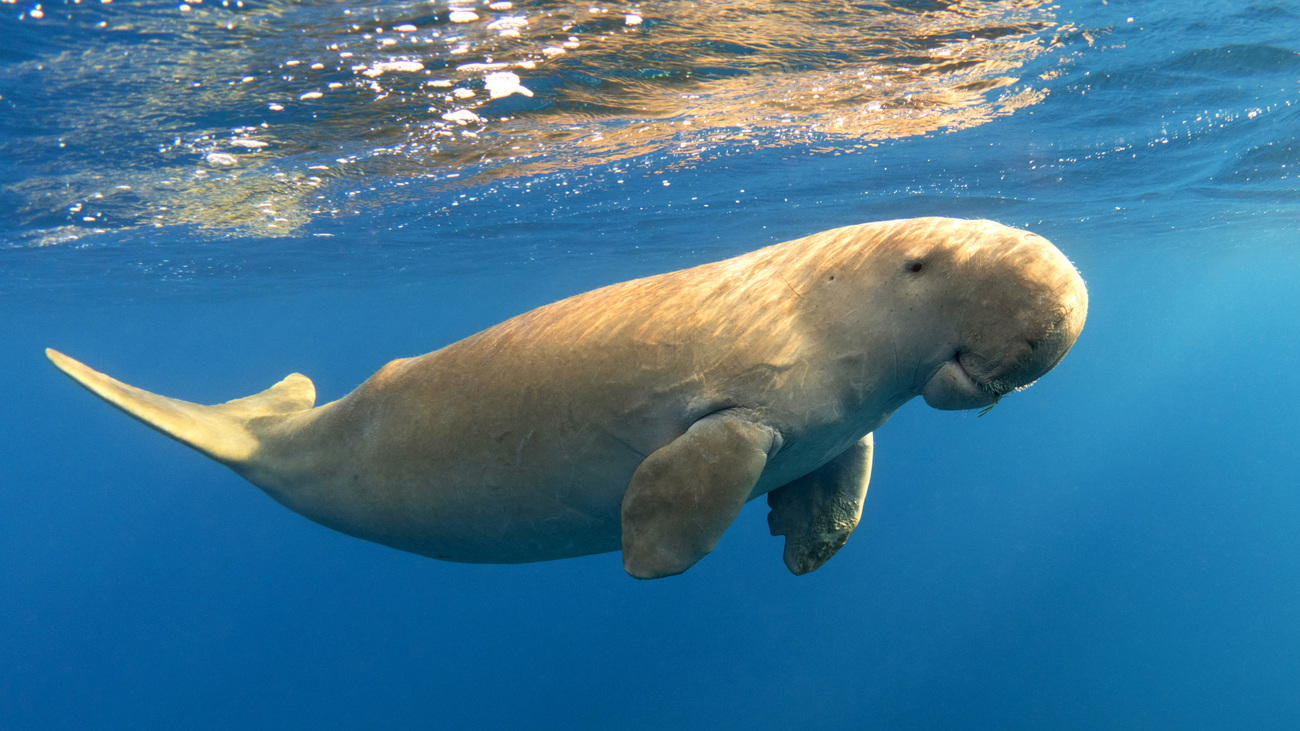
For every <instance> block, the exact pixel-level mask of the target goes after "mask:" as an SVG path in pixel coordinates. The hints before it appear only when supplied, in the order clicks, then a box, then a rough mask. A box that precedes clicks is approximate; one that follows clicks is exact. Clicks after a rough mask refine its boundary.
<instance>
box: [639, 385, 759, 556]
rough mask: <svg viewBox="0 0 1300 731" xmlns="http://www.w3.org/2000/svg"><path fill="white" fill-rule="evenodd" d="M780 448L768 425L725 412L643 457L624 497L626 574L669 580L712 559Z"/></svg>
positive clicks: (704, 420) (714, 415) (736, 412)
mask: <svg viewBox="0 0 1300 731" xmlns="http://www.w3.org/2000/svg"><path fill="white" fill-rule="evenodd" d="M779 446H780V436H779V435H778V434H777V432H776V431H775V430H774V429H772V428H771V427H769V426H766V425H764V424H761V423H758V422H757V421H753V420H750V419H749V418H748V415H747V414H745V413H744V412H739V411H723V412H719V413H716V414H711V415H709V416H706V417H704V418H703V419H700V420H699V421H697V422H695V423H694V424H692V425H691V428H690V429H688V430H687V431H686V433H685V434H683V435H681V436H680V437H678V438H676V439H674V440H673V441H671V442H669V443H668V444H667V445H666V446H664V447H662V448H660V449H658V450H656V451H655V452H653V453H651V454H650V456H649V457H646V458H645V461H643V462H642V463H641V466H640V467H638V468H637V470H636V473H635V474H633V475H632V481H631V482H630V483H629V484H628V488H627V493H626V494H625V495H624V496H623V510H622V520H623V567H624V568H625V569H627V572H628V573H629V574H631V575H633V576H635V577H637V578H638V579H657V578H661V577H664V576H672V575H674V574H680V573H681V572H683V571H685V570H686V569H688V568H690V567H691V566H693V565H694V564H695V562H696V561H699V560H700V559H701V558H704V557H705V556H706V555H708V553H709V552H710V551H712V550H713V547H714V546H716V545H717V543H718V539H719V538H721V537H722V533H723V532H724V531H726V529H727V526H729V525H731V522H732V521H733V520H735V519H736V515H737V514H738V513H739V512H740V509H741V507H743V506H744V504H745V502H746V501H747V500H749V496H750V494H751V493H752V492H753V489H754V485H755V484H756V483H757V482H758V478H759V475H761V474H762V473H763V468H764V467H765V466H766V465H767V458H768V455H769V454H771V453H772V452H774V451H775V450H776V449H777V448H779Z"/></svg>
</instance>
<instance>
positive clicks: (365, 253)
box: [0, 0, 1300, 729]
mask: <svg viewBox="0 0 1300 731" xmlns="http://www.w3.org/2000/svg"><path fill="white" fill-rule="evenodd" d="M1298 131H1300V8H1297V6H1296V5H1295V4H1294V3H1290V2H1228V1H1227V0H1210V1H1208V2H1203V3H1197V4H1194V5H1189V4H1187V3H1181V2H1173V1H1172V0H1067V1H1064V2H1056V3H1046V2H1034V1H1031V0H1001V1H992V0H991V1H989V2H974V1H972V2H960V1H958V2H950V1H946V0H930V1H920V0H898V1H895V2H861V3H853V2H812V1H808V2H758V1H748V2H746V1H742V0H735V1H725V0H724V1H720V2H693V3H692V2H679V1H677V0H664V1H663V2H651V1H646V2H640V3H623V4H610V5H599V4H596V5H593V4H589V3H584V4H564V3H559V2H550V1H546V0H536V1H534V2H471V1H470V0H464V1H463V2H461V1H460V0H457V2H446V1H444V0H435V1H434V2H369V3H365V2H343V1H340V2H324V1H320V2H300V3H290V2H280V1H278V0H277V1H274V2H257V1H255V0H243V1H242V2H238V1H237V0H229V1H224V0H218V1H216V2H214V1H213V0H203V1H202V2H195V1H191V2H185V3H178V2H170V3H163V2H150V1H148V0H141V1H140V2H127V1H126V0H111V1H105V0H66V1H65V0H59V1H58V2H47V1H45V0H41V1H40V2H34V1H33V0H0V328H3V332H4V333H5V337H4V338H3V339H0V388H2V389H4V390H3V391H0V444H3V445H4V446H3V447H0V457H2V458H3V459H0V464H2V465H3V466H2V467H0V557H2V558H3V561H0V658H3V659H0V728H233V727H254V728H302V727H312V728H367V727H373V726H376V725H378V726H382V727H412V728H428V727H430V726H433V727H438V728H442V727H446V728H461V727H469V726H471V725H473V726H475V727H489V728H520V727H527V728H557V729H558V728H563V729H572V728H628V729H633V728H646V729H652V728H731V727H746V728H803V727H808V726H812V725H816V726H818V727H827V728H845V729H848V728H855V729H856V728H864V727H866V728H1098V729H1102V728H1134V727H1137V728H1176V729H1183V728H1234V729H1235V728H1277V729H1284V728H1294V727H1296V726H1297V725H1300V696H1297V695H1296V693H1295V688H1296V687H1300V635H1298V634H1297V633H1296V629H1295V628H1296V627H1300V583H1298V580H1297V577H1300V544H1298V543H1297V536H1300V492H1298V491H1297V486H1300V467H1297V465H1300V447H1298V446H1297V445H1300V422H1298V421H1297V419H1296V416H1295V412H1296V399H1295V398H1294V397H1293V396H1292V395H1291V393H1292V391H1293V390H1294V389H1293V388H1292V384H1293V382H1294V381H1295V378H1294V374H1295V373H1296V372H1297V369H1300V318H1297V308H1296V305H1295V301H1296V297H1295V293H1296V291H1297V287H1298V286H1300V284H1298V283H1300V250H1297V248H1296V242H1297V232H1298V231H1300V205H1298V203H1300V196H1298V195H1297V190H1298V189H1300V188H1298V187H1297V185H1296V180H1297V179H1296V170H1297V166H1300V132H1298ZM921 215H949V216H964V217H986V218H992V219H995V220H998V221H1001V222H1003V223H1006V224H1009V225H1014V226H1019V227H1023V228H1028V229H1031V230H1033V231H1035V232H1038V233H1040V234H1043V235H1044V236H1047V237H1048V238H1050V239H1051V240H1053V241H1054V242H1055V243H1056V244H1057V245H1058V246H1060V248H1061V249H1062V250H1063V251H1065V252H1066V253H1067V255H1069V256H1070V257H1071V259H1073V260H1074V261H1075V262H1076V264H1077V265H1078V266H1079V268H1080V270H1081V271H1082V272H1083V274H1084V276H1085V278H1086V279H1087V280H1088V284H1089V289H1090V295H1091V304H1090V312H1089V320H1088V325H1087V327H1086V329H1085V331H1084V333H1083V335H1082V337H1081V338H1080V340H1079V343H1078V345H1077V346H1076V347H1075V349H1074V350H1073V351H1072V352H1071V353H1070V355H1069V356H1068V357H1067V358H1066V359H1065V361H1064V362H1063V363H1062V364H1061V366H1060V367H1058V368H1057V369H1056V370H1055V371H1053V372H1052V373H1051V374H1049V375H1048V376H1047V377H1045V378H1044V379H1042V381H1041V382H1040V383H1039V384H1037V385H1035V386H1034V387H1033V388H1032V389H1029V390H1028V391H1025V392H1023V393H1017V394H1013V395H1011V396H1009V397H1008V398H1007V399H1005V400H1004V401H1003V403H1002V404H1001V405H1000V406H999V407H998V409H997V410H995V411H993V412H991V413H990V414H989V415H987V416H985V417H983V418H978V419H977V418H976V417H975V415H974V414H959V415H952V414H940V413H938V412H934V411H932V410H929V409H926V408H925V407H924V406H923V405H922V404H919V403H918V404H910V405H908V406H907V407H905V408H904V409H902V410H901V411H900V412H899V413H898V415H897V416H896V417H894V418H893V419H892V420H891V421H890V423H889V424H887V425H886V426H885V427H883V428H882V429H881V430H880V431H879V433H878V434H877V437H876V444H877V447H876V450H877V453H876V457H875V460H876V465H875V467H874V474H873V478H872V486H871V492H870V495H869V497H868V500H867V505H866V509H865V512H864V516H863V522H862V524H861V526H860V527H859V529H858V530H857V532H856V533H855V534H854V536H853V538H852V540H851V541H850V542H849V544H848V545H847V546H846V547H845V548H844V550H842V551H841V552H840V553H839V554H838V555H837V556H836V557H835V558H834V559H833V560H832V561H831V562H829V563H828V564H827V565H826V566H825V567H823V568H822V569H820V570H818V571H817V572H815V573H813V574H810V575H808V576H804V577H792V576H790V575H789V574H788V573H787V572H786V571H785V569H784V567H783V566H782V564H781V561H780V546H779V543H777V542H776V541H774V540H773V539H771V538H770V537H769V536H768V535H767V528H766V522H765V510H764V509H763V508H762V506H759V505H751V506H749V507H748V508H747V509H746V510H745V511H744V512H742V514H741V516H740V518H739V519H738V521H737V523H736V524H735V525H734V526H733V527H732V528H731V529H730V530H729V531H728V533H727V534H726V536H725V537H724V539H723V541H722V542H721V543H720V544H719V546H718V548H717V550H716V551H715V552H714V553H713V554H712V555H710V556H709V557H707V558H706V559H705V560H704V561H702V562H700V564H698V565H697V566H696V567H694V568H692V569H691V570H690V571H689V572H687V573H686V574H684V575H682V576H681V577H676V578H674V579H669V580H665V581H656V582H640V583H638V582H634V581H632V580H631V579H629V578H627V577H626V576H625V575H624V574H623V572H622V568H621V565H620V562H619V558H618V556H617V555H616V554H610V555H604V556H594V557H588V558H583V559H577V560H572V561H561V562H552V563H545V564H533V565H524V566H508V567H493V566H462V565H455V564H446V563H439V562H435V561H430V560H427V559H422V558H419V557H415V556H411V555H407V554H402V553H399V552H397V551H393V550H390V549H385V548H382V547H379V546H376V545H372V544H367V543H364V542H361V541H357V540H355V539H350V538H347V537H345V536H342V535H340V534H337V533H334V532H331V531H328V530H326V529H323V528H320V527H318V526H316V525H314V524H312V523H310V522H309V521H307V520H305V519H303V518H300V517H298V516H296V515H294V514H292V513H290V512H288V511H287V510H284V509H283V508H281V507H279V506H278V505H275V504H273V503H272V502H271V501H268V500H266V499H265V497H264V496H262V495H261V494H260V493H258V492H257V491H255V490H254V489H253V488H251V487H250V486H248V485H247V484H246V483H244V482H242V481H241V480H239V479H238V478H237V477H235V476H234V475H233V474H231V473H229V472H228V471H226V470H224V468H221V467H220V466H218V465H214V464H212V463H210V462H208V461H207V460H205V459H204V458H202V457H200V456H198V455H196V454H193V453H191V452H189V451H187V450H185V449H183V448H182V447H179V446H178V445H176V444H174V443H171V442H169V441H167V440H165V439H163V438H161V437H159V436H158V435H156V434H153V433H151V432H148V431H147V430H145V429H143V428H141V427H139V426H138V425H137V424H135V423H133V422H131V421H130V420H129V419H127V418H125V417H123V416H122V415H121V414H119V413H117V412H115V411H113V410H112V409H110V408H108V407H106V406H104V405H103V404H101V403H98V402H96V401H95V400H94V399H93V398H92V397H90V396H89V395H87V394H85V393H84V392H82V391H81V390H80V389H77V388H76V387H75V386H74V385H73V384H71V383H69V382H67V381H66V379H64V378H63V377H62V376H60V375H59V374H58V373H57V372H55V371H54V370H53V369H51V368H50V367H49V366H48V364H47V363H46V362H45V360H44V358H43V356H42V355H41V353H42V349H43V348H45V347H47V346H54V347H58V348H59V349H61V350H65V351H67V352H68V353H70V354H72V355H74V356H77V357H79V358H82V359H84V360H86V361H87V362H88V363H89V364H90V365H92V366H95V367H97V368H102V369H104V370H106V371H107V372H109V373H111V374H113V375H115V376H119V377H122V378H123V379H125V380H127V381H129V382H132V383H136V384H138V385H140V386H142V387H146V388H149V389H151V390H157V391H159V392H162V393H166V394H168V395H174V396H177V397H180V398H184V399H188V400H193V401H198V402H203V403H216V402H220V401H224V400H227V399H230V398H235V397H239V396H244V395H246V394H248V393H253V392H255V391H258V390H260V389H262V388H264V387H266V386H267V385H268V384H270V383H273V382H275V381H276V380H278V379H280V378H282V377H283V376H284V375H285V374H287V373H290V372H293V371H300V372H303V373H306V374H308V375H309V376H311V378H312V379H313V380H314V381H315V383H316V387H317V389H318V392H319V393H320V401H321V402H323V401H326V400H329V399H333V398H337V397H339V396H341V395H343V394H345V393H347V392H348V390H350V389H351V388H352V387H354V386H355V385H356V384H357V383H359V382H361V381H362V380H363V379H365V378H366V377H367V376H368V375H370V374H371V373H373V372H374V371H375V370H376V369H377V368H378V367H380V366H381V365H383V364H384V363H385V362H386V361H388V360H390V359H392V358H395V357H401V356H409V355H414V354H417V353H422V352H428V351H431V350H434V349H436V348H438V347H441V346H443V345H446V344H448V343H450V342H453V341H455V340H457V339H459V338H462V337H465V336H467V335H469V334H472V333H474V332H476V331H478V330H481V329H483V328H485V327H488V326H490V325H492V324H495V323H496V322H499V321H501V320H503V319H505V318H507V317H510V316H512V315H514V314H518V313H519V312H523V311H525V310H528V309H530V308H532V307H536V306H538V305H541V304H545V303H547V302H550V301H554V300H556V299H559V298H562V297H565V296H568V295H571V294H574V293H576V292H580V291H583V290H586V289H590V288H593V287H597V286H600V285H604V284H608V283H611V282H616V281H621V280H626V279H629V278H633V277H637V276H642V275H648V274H653V273H658V272H663V271H668V270H672V269H676V268H681V267H686V266H691V265H694V264H698V263H702V262H705V261H710V260H715V259H719V258H723V257H726V256H732V255H735V254H739V253H741V252H745V251H749V250H752V249H754V248H757V247H759V246H762V245H765V244H769V243H774V242H777V241H782V240H786V239H790V238H794V237H796V236H801V235H805V234H809V233H812V232H815V231H819V230H823V229H827V228H831V227H834V226H839V225H845V224H851V223H859V222H863V221H869V220H880V219H891V218H899V217H908V216H921ZM742 315H743V313H738V316H742ZM430 407H431V408H436V404H431V406H430Z"/></svg>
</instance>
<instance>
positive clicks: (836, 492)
mask: <svg viewBox="0 0 1300 731" xmlns="http://www.w3.org/2000/svg"><path fill="white" fill-rule="evenodd" d="M872 445H873V440H872V435H870V434H868V435H866V436H865V437H863V438H862V439H861V440H859V441H858V443H857V444H854V445H853V446H852V447H849V448H848V449H846V450H844V452H842V453H841V454H840V455H839V456H838V457H836V458H835V459H832V460H831V461H830V462H827V463H826V464H824V465H822V466H821V467H819V468H817V469H815V470H813V471H812V472H809V473H808V474H806V475H804V476H803V477H800V478H799V479H797V480H795V481H793V482H790V483H787V484H785V485H782V486H781V487H778V488H777V489H775V490H773V491H772V492H769V493H768V494H767V504H768V506H770V507H771V508H772V512H771V513H768V516H767V524H768V527H769V528H770V529H771V531H772V535H774V536H785V565H786V567H787V568H789V569H790V571H791V572H793V573H794V574H796V575H801V574H806V573H808V572H809V571H816V570H817V569H818V568H820V567H821V565H822V564H824V563H826V561H827V560H828V559H829V558H830V557H831V556H834V555H835V552H836V551H838V550H840V548H841V547H843V546H844V543H845V542H846V541H848V540H849V534H851V533H852V532H853V529H854V528H856V527H858V520H859V519H861V518H862V501H863V499H864V498H866V496H867V483H868V482H869V481H870V480H871V452H872Z"/></svg>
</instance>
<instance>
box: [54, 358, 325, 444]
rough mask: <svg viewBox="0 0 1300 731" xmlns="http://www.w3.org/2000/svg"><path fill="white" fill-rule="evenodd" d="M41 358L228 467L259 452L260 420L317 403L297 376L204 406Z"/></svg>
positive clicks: (310, 387) (312, 389)
mask: <svg viewBox="0 0 1300 731" xmlns="http://www.w3.org/2000/svg"><path fill="white" fill-rule="evenodd" d="M45 355H46V357H48V358H49V359H50V361H51V362H52V363H54V365H55V367H57V368H58V369H59V370H61V371H63V372H64V373H65V374H67V375H68V377H70V378H71V379H72V380H74V381H76V382H77V383H80V384H81V385H82V386H84V387H85V388H86V390H88V391H90V392H91V393H93V394H95V395H96V396H98V397H100V398H102V399H104V400H105V401H107V402H109V403H110V404H112V405H114V406H116V407H117V408H119V409H121V410H122V411H125V412H126V413H127V414H130V415H131V416H133V417H135V418H136V419H139V420H140V421H143V422H144V423H145V424H148V425H149V426H151V427H153V428H154V429H157V430H158V431H160V432H162V433H163V434H166V435H167V436H169V437H171V438H172V439H175V440H176V441H178V442H180V443H181V444H184V445H186V446H188V447H192V448H194V449H196V450H198V451H200V452H202V453H203V454H206V455H207V456H209V457H211V458H212V459H215V460H217V461H218V462H221V463H223V464H227V465H231V466H234V465H239V464H243V463H246V462H248V461H249V460H250V459H251V458H252V457H253V455H254V454H255V453H256V452H257V448H258V445H259V439H258V432H259V429H258V426H259V422H260V420H262V419H264V418H265V417H276V416H281V415H285V414H291V413H295V412H298V411H304V410H306V409H310V408H311V406H312V404H313V403H314V402H315V401H316V388H315V387H314V386H313V385H312V383H311V380H310V379H308V378H307V377H306V376H304V375H302V374H300V373H294V374H292V375H290V376H289V377H287V378H285V379H284V380H283V381H280V382H279V383H277V384H275V385H274V386H272V387H270V388H268V389H267V390H265V391H263V392H261V393H258V394H254V395H252V396H247V397H245V398H241V399H236V400H234V401H227V402H226V403H224V404H217V405H216V406H204V405H202V404H194V403H190V402H188V401H181V400H180V399H174V398H168V397H166V396H159V395H158V394H156V393H150V392H148V391H145V390H143V389H139V388H136V387H135V386H128V385H127V384H125V383H122V382H121V381H119V380H117V379H115V378H111V377H109V376H106V375H104V374H103V373H100V372H99V371H97V370H95V369H93V368H91V367H89V366H87V365H86V364H84V363H81V362H80V361H77V360H74V359H72V358H69V357H68V356H66V355H64V354H63V353H60V352H59V351H57V350H54V349H52V348H46V349H45Z"/></svg>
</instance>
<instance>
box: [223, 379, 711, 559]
mask: <svg viewBox="0 0 1300 731" xmlns="http://www.w3.org/2000/svg"><path fill="white" fill-rule="evenodd" d="M456 380H457V379H454V378H449V377H447V376H445V375H442V376H439V375H434V374H431V373H427V372H426V373H424V374H422V377H421V378H418V379H415V378H406V379H401V380H399V379H395V378H392V374H385V373H384V372H383V371H381V372H380V373H379V374H376V376H375V378H373V379H371V381H368V382H367V383H366V384H365V385H363V386H362V387H361V388H359V389H358V390H357V391H355V392H353V393H352V394H350V395H349V396H348V397H346V398H344V399H342V400H340V401H336V402H334V403H333V404H328V405H326V406H324V407H321V408H320V409H317V410H316V411H315V412H312V413H311V414H310V416H308V417H304V418H305V420H310V421H309V423H299V424H286V429H288V430H291V431H292V432H293V434H292V439H286V440H285V442H284V444H285V445H286V446H285V447H284V448H283V449H282V454H281V455H280V456H279V457H278V458H277V459H275V460H274V461H275V462H276V463H277V474H276V475H275V476H274V477H262V476H259V475H258V474H256V472H255V471H250V473H248V474H246V475H245V476H246V477H248V478H249V479H250V480H252V481H253V482H255V483H257V484H258V485H260V486H262V487H263V488H264V489H265V490H266V491H267V493H268V494H270V495H271V496H272V497H274V498H275V499H276V500H278V501H280V502H281V503H283V504H285V505H286V506H287V507H289V508H290V509H292V510H294V511H295V512H298V513H300V514H302V515H304V516H306V517H308V518H311V519H312V520H314V521H316V522H318V523H321V524H323V525H325V526H328V527H330V528H333V529H335V530H339V531H341V532H344V533H347V534H349V535H353V536H356V537H359V538H365V539H367V540H371V541H375V542H377V543H383V544H385V545H389V546H393V547H395V548H400V549H402V550H406V551H410V552H413V553H418V554H422V555H426V556H430V557H433V558H439V559H444V560H450V561H462V562H471V563H518V562H527V561H544V560H550V559H557V558H565V557H571V556H581V555H587V554H592V553H604V552H607V551H617V550H618V549H619V547H620V543H621V528H620V510H621V506H622V499H623V494H624V493H625V492H626V490H627V486H628V483H629V481H630V480H631V478H632V475H633V473H634V472H635V471H636V469H637V467H638V466H639V465H640V464H641V462H642V461H643V460H644V458H645V456H646V455H648V454H649V453H651V452H653V451H654V450H655V449H658V448H659V447H661V446H663V445H665V444H667V443H669V442H670V441H672V440H673V439H675V438H676V437H678V436H680V435H681V434H682V433H684V432H685V431H686V429H687V428H689V426H690V424H691V423H693V422H694V421H695V419H697V418H699V416H702V415H703V413H708V412H709V411H710V410H712V406H711V405H710V404H709V403H708V402H707V401H701V400H700V399H699V398H698V394H697V393H691V389H690V388H688V387H687V386H685V385H682V386H681V387H679V388H667V389H665V388H656V389H648V390H645V391H644V392H645V393H646V394H647V395H646V396H640V397H638V396H636V395H635V393H634V392H633V391H631V390H626V389H617V390H618V391H619V393H615V394H613V395H611V393H610V390H611V389H609V388H606V389H597V390H593V389H590V388H588V389H578V388H571V389H569V390H565V389H564V388H562V386H563V384H556V383H554V382H543V384H542V385H532V386H526V387H524V388H520V389H517V390H512V391H510V392H509V393H506V392H503V391H501V390H497V391H494V390H493V389H491V388H485V387H484V385H483V383H482V382H481V381H480V382H477V383H455V381H456ZM489 382H490V381H489ZM433 392H437V393H440V394H441V396H440V397H434V396H433V395H432V394H433ZM693 402H694V407H692V403H693ZM306 443H311V444H312V448H311V449H310V450H306V449H304V445H305V444H306ZM289 461H293V462H295V463H296V468H295V469H292V470H290V469H287V468H286V462H289Z"/></svg>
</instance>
